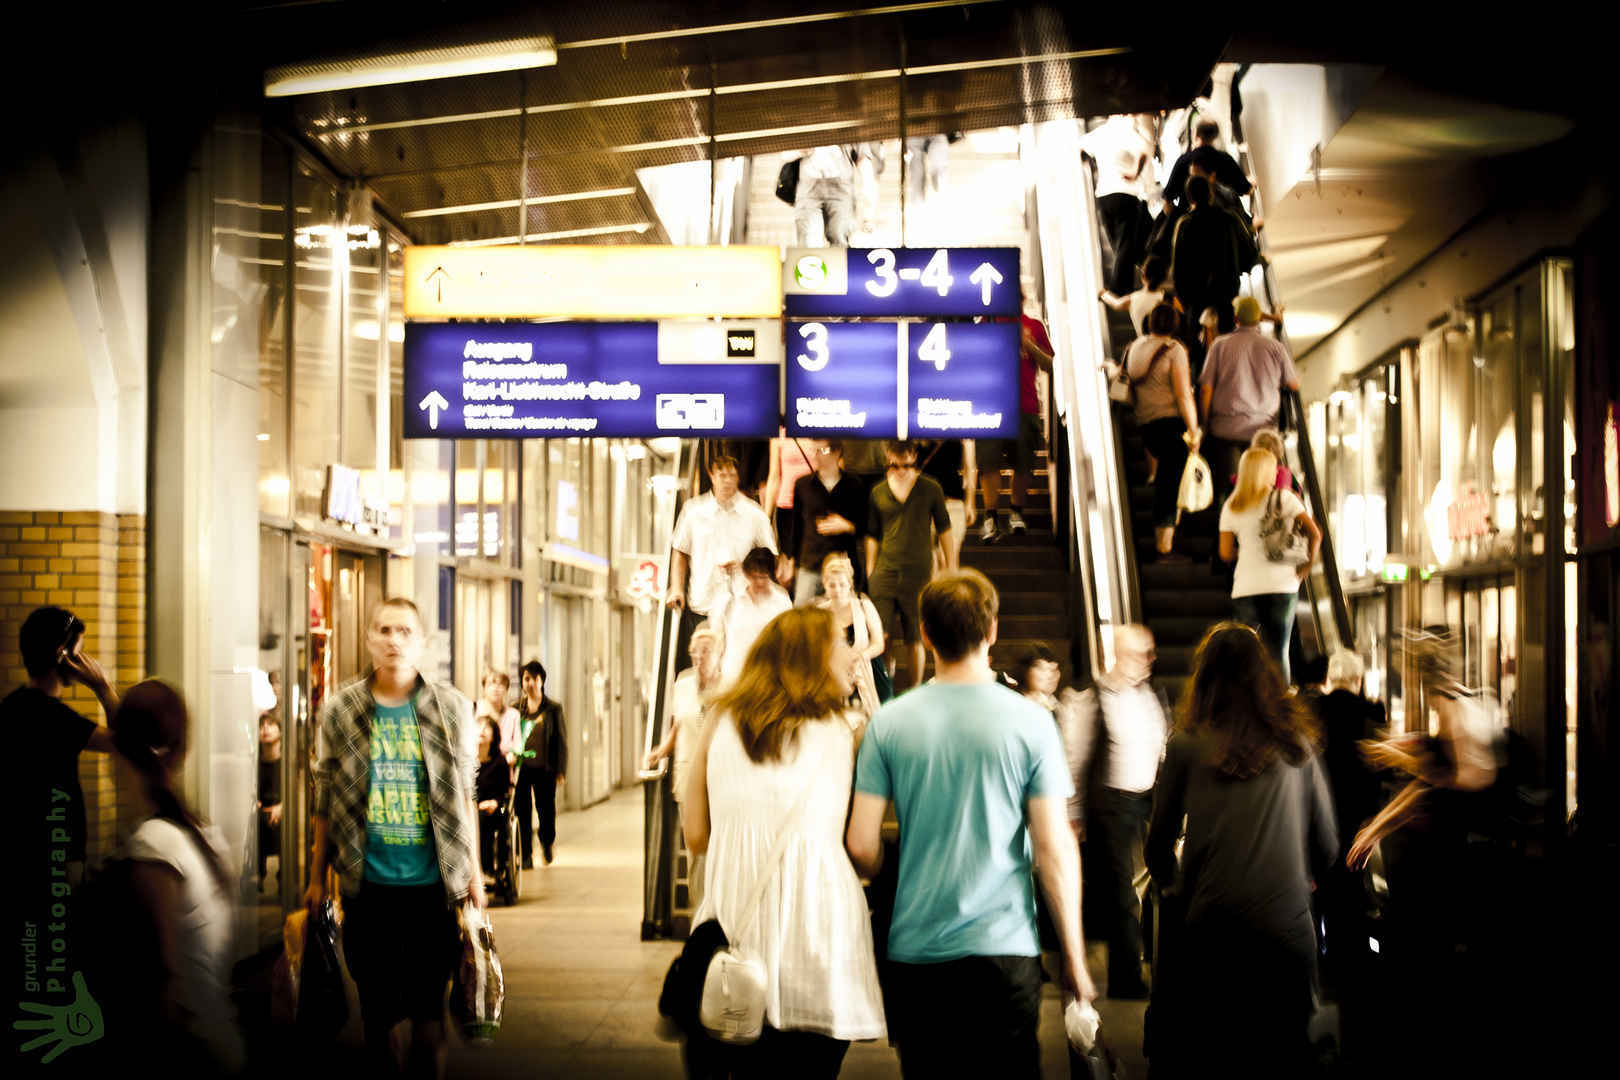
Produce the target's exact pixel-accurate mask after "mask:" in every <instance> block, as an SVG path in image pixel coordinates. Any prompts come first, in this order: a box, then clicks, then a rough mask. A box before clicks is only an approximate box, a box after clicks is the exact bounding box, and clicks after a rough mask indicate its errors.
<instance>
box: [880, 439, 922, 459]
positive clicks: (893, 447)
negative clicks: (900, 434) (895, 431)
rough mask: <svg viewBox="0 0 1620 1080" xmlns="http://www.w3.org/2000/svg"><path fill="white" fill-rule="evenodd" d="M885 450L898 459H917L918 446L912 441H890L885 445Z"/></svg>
mask: <svg viewBox="0 0 1620 1080" xmlns="http://www.w3.org/2000/svg"><path fill="white" fill-rule="evenodd" d="M883 449H884V451H885V452H886V453H890V454H893V455H894V456H895V457H897V458H908V457H909V458H913V459H915V458H916V457H917V444H916V443H915V442H913V441H911V440H910V439H890V440H888V441H887V442H885V443H884V444H883Z"/></svg>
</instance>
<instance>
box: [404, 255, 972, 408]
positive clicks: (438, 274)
mask: <svg viewBox="0 0 1620 1080" xmlns="http://www.w3.org/2000/svg"><path fill="white" fill-rule="evenodd" d="M434 279H437V281H436V282H435V284H436V285H437V287H438V289H437V292H436V294H435V295H434V297H433V298H434V300H436V301H437V302H438V303H441V304H442V303H444V283H445V282H446V281H450V282H454V281H455V280H456V279H455V278H453V277H451V276H450V271H448V270H446V269H445V268H444V267H442V266H435V267H434V268H433V273H431V274H429V275H428V276H427V277H426V278H424V279H423V280H424V281H434ZM997 280H1000V279H999V278H998V279H997ZM986 295H988V294H986ZM989 302H990V301H988V300H986V301H985V303H987V304H988V303H989ZM442 407H443V406H441V408H442Z"/></svg>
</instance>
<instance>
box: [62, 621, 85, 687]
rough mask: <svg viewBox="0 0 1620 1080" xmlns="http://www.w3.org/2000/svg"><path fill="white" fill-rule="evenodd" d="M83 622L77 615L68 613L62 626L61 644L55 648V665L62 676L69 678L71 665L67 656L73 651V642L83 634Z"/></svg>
mask: <svg viewBox="0 0 1620 1080" xmlns="http://www.w3.org/2000/svg"><path fill="white" fill-rule="evenodd" d="M84 629H85V627H84V622H83V621H82V620H81V619H80V618H79V617H78V616H77V615H69V616H68V621H67V625H66V626H64V627H63V628H62V645H61V647H60V648H58V649H57V650H56V667H57V670H58V671H60V672H61V673H62V676H63V677H64V678H71V677H72V675H73V667H72V665H70V664H69V663H68V662H67V658H68V656H69V655H71V654H72V652H73V643H74V642H76V641H77V640H78V639H79V638H80V637H82V636H83V634H84Z"/></svg>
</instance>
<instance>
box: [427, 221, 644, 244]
mask: <svg viewBox="0 0 1620 1080" xmlns="http://www.w3.org/2000/svg"><path fill="white" fill-rule="evenodd" d="M651 228H652V222H650V221H638V222H636V223H635V224H634V225H603V226H601V227H599V228H595V229H567V230H564V231H563V232H549V233H530V234H529V235H528V236H527V237H524V240H525V241H526V242H528V243H530V244H543V243H545V242H546V241H547V240H574V239H577V238H579V237H582V236H611V235H613V234H614V233H628V232H633V233H644V232H646V231H647V230H648V229H651ZM517 242H518V238H517V237H516V236H492V237H490V238H489V239H488V240H452V241H450V243H449V244H448V245H446V246H447V247H499V246H501V245H503V244H515V243H517Z"/></svg>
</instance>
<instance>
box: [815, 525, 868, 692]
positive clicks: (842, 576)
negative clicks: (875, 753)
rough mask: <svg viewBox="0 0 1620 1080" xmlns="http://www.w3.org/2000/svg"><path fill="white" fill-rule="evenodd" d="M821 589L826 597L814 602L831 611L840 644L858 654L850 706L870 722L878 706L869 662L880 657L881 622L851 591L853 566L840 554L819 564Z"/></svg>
mask: <svg viewBox="0 0 1620 1080" xmlns="http://www.w3.org/2000/svg"><path fill="white" fill-rule="evenodd" d="M821 587H822V589H823V590H825V592H826V595H825V596H823V597H822V598H821V599H820V600H817V601H816V605H817V606H818V607H823V608H826V609H827V610H828V611H830V612H832V617H833V622H834V623H836V624H837V628H838V632H839V633H840V634H842V635H843V638H844V643H845V644H847V645H848V646H849V647H850V648H851V649H852V650H854V651H855V652H856V653H858V654H859V655H860V658H861V659H860V663H858V664H856V665H855V695H854V696H855V698H856V699H857V700H855V701H852V702H851V704H854V705H857V706H858V707H859V708H860V711H861V716H862V718H863V719H866V720H870V719H872V714H873V713H875V712H877V710H878V706H879V705H881V704H882V702H880V701H879V700H878V692H877V682H876V679H875V678H874V676H873V673H872V659H873V658H874V657H878V656H882V655H883V622H882V620H880V619H879V618H878V613H877V608H875V607H873V606H872V601H870V600H868V599H867V598H866V595H865V594H864V593H857V592H856V591H855V567H854V565H853V564H851V563H850V561H849V556H848V555H845V554H844V553H843V552H841V551H835V552H833V553H832V554H831V555H828V556H827V558H826V559H825V560H824V561H823V562H822V564H821Z"/></svg>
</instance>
